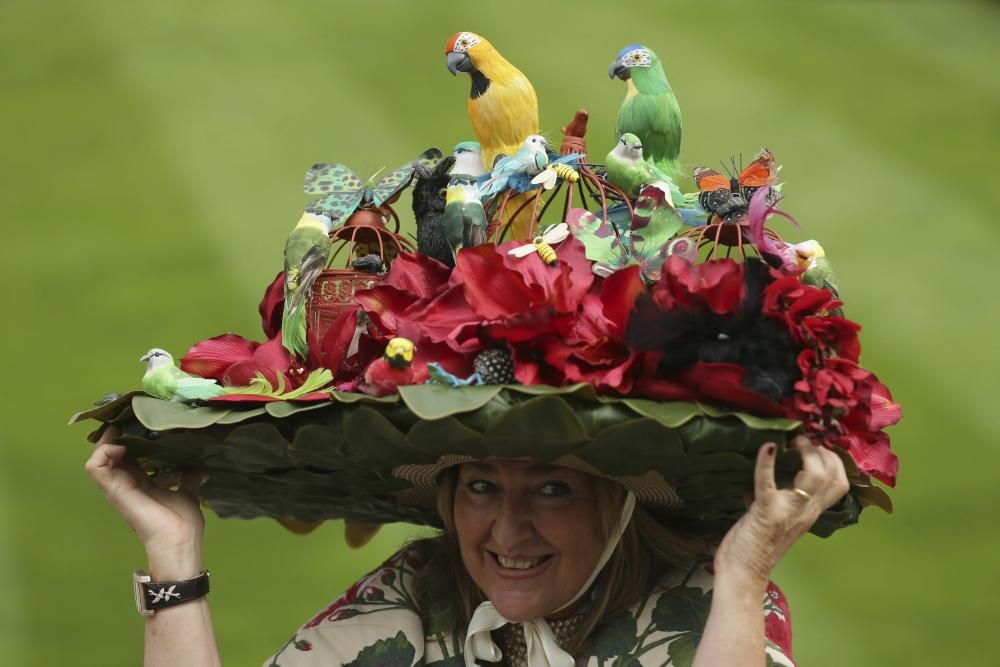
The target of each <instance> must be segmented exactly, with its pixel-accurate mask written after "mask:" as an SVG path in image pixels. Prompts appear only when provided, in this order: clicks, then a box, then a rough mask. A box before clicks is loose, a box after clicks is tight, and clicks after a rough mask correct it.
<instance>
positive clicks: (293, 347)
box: [281, 305, 309, 359]
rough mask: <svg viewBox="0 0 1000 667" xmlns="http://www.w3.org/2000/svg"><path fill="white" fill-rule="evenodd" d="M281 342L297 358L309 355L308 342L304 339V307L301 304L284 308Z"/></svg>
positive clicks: (304, 357)
mask: <svg viewBox="0 0 1000 667" xmlns="http://www.w3.org/2000/svg"><path fill="white" fill-rule="evenodd" d="M281 344H282V345H283V346H284V348H285V349H286V350H288V351H289V352H291V353H292V354H294V355H296V356H297V357H298V358H299V359H306V358H308V357H309V343H308V342H307V341H306V309H305V308H304V307H303V305H299V306H298V307H295V308H291V309H286V310H285V316H284V318H283V320H282V322H281Z"/></svg>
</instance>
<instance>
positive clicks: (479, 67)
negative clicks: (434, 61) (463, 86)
mask: <svg viewBox="0 0 1000 667" xmlns="http://www.w3.org/2000/svg"><path fill="white" fill-rule="evenodd" d="M444 52H445V58H446V60H447V63H448V71H450V72H451V73H452V74H453V75H458V73H459V72H465V73H466V74H468V75H469V79H470V80H471V83H472V86H471V88H470V90H469V102H468V109H469V120H471V121H472V128H473V130H475V132H476V138H477V139H478V140H479V144H480V146H481V147H482V154H483V167H484V168H485V169H486V171H488V172H490V171H493V166H494V163H495V162H496V159H497V156H499V155H513V154H514V153H516V152H517V151H518V149H520V148H521V146H522V145H523V144H524V140H525V139H527V138H528V137H529V136H531V135H533V134H538V133H539V132H538V97H537V95H535V88H534V86H532V85H531V82H530V81H528V77H526V76H525V75H524V74H523V73H522V72H521V70H519V69H517V68H516V67H514V66H513V65H511V64H510V62H508V61H507V59H506V58H504V57H503V56H502V55H500V52H499V51H497V50H496V49H495V48H494V47H493V45H492V44H490V42H489V40H487V39H486V38H485V37H483V36H482V35H477V34H476V33H474V32H459V33H455V34H454V35H452V37H451V39H449V40H448V42H447V44H445V47H444ZM530 196H531V194H521V195H516V196H513V197H511V199H510V201H509V202H508V204H507V208H506V209H505V213H504V215H503V220H501V228H502V227H503V226H504V225H506V224H507V222H508V221H510V219H511V216H512V215H513V213H514V212H515V211H517V210H518V208H520V206H521V204H522V203H523V202H524V201H525V200H526V199H527V198H528V197H530ZM530 221H531V211H530V207H526V208H525V210H522V212H521V214H519V215H518V217H517V219H516V220H515V221H514V222H513V223H512V225H511V233H512V238H517V239H521V238H524V237H525V236H527V235H528V234H529V232H530V230H529V224H530Z"/></svg>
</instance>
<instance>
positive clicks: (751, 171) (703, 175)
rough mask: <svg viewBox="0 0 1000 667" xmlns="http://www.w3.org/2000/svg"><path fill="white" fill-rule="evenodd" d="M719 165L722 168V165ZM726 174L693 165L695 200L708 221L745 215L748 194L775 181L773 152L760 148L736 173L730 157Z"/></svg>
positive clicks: (748, 200)
mask: <svg viewBox="0 0 1000 667" xmlns="http://www.w3.org/2000/svg"><path fill="white" fill-rule="evenodd" d="M723 169H726V167H725V165H723ZM726 171H727V172H729V173H728V175H723V174H721V173H719V172H718V171H716V170H715V169H708V168H706V167H696V168H695V170H694V181H695V183H696V184H697V186H698V190H700V191H701V194H700V195H699V196H698V203H699V204H701V207H702V208H703V209H705V212H706V213H708V214H709V216H710V217H709V222H711V218H712V217H715V218H718V219H719V220H721V221H724V222H737V221H738V220H739V219H740V218H742V217H743V216H745V215H746V212H747V206H749V203H750V197H752V196H753V193H754V192H756V191H757V190H758V189H759V188H761V187H763V186H765V185H774V184H775V183H777V181H778V174H777V169H776V168H775V164H774V155H772V154H771V151H769V150H767V149H766V148H764V149H762V150H761V151H760V153H758V154H757V157H755V158H754V160H753V162H751V163H750V165H749V166H748V167H747V168H746V169H743V170H742V171H739V176H737V175H736V173H737V167H736V160H735V159H733V160H732V171H730V170H729V169H726Z"/></svg>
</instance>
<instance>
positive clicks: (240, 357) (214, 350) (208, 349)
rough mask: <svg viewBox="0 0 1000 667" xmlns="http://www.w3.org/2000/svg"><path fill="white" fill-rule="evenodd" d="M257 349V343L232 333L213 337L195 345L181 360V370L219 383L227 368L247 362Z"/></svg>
mask: <svg viewBox="0 0 1000 667" xmlns="http://www.w3.org/2000/svg"><path fill="white" fill-rule="evenodd" d="M257 347H258V343H255V342H253V341H250V340H247V339H246V338H243V337H242V336H237V335H236V334H233V333H226V334H222V335H221V336H215V337H214V338H209V339H208V340H203V341H201V342H200V343H195V345H193V346H192V347H191V349H190V350H188V351H187V354H185V355H184V358H183V359H181V370H183V371H185V372H187V373H192V374H193V375H199V376H201V377H203V378H212V379H213V380H220V381H221V380H222V379H223V376H224V374H225V372H226V369H227V368H229V367H230V366H232V365H233V364H236V363H239V362H242V361H249V360H250V359H251V358H252V357H253V353H254V350H256V349H257Z"/></svg>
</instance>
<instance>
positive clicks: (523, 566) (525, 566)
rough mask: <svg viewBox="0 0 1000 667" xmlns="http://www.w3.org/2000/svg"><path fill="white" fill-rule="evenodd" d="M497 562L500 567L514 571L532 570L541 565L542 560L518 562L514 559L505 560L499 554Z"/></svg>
mask: <svg viewBox="0 0 1000 667" xmlns="http://www.w3.org/2000/svg"><path fill="white" fill-rule="evenodd" d="M497 560H498V561H499V562H500V565H502V566H504V567H508V568H510V569H512V570H530V569H531V568H533V567H535V566H536V565H538V564H539V563H541V562H542V559H541V558H532V559H531V560H517V559H514V558H505V557H503V556H501V555H500V554H497Z"/></svg>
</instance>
